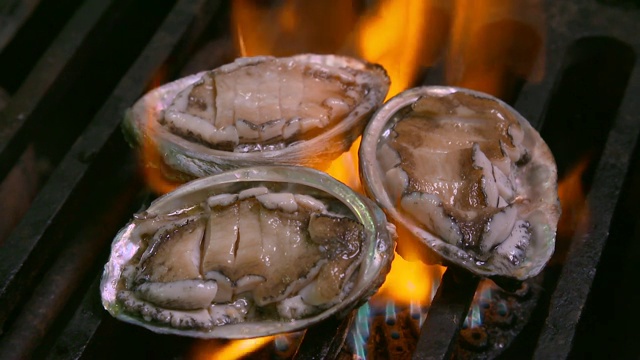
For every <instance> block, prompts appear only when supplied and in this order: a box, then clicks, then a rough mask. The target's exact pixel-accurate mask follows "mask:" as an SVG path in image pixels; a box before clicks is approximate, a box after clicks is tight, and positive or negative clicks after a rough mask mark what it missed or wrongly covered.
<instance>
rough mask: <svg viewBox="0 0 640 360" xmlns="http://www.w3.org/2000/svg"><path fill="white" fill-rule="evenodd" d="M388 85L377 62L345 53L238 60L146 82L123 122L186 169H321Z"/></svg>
mask: <svg viewBox="0 0 640 360" xmlns="http://www.w3.org/2000/svg"><path fill="white" fill-rule="evenodd" d="M388 88H389V78H388V77H387V74H386V72H385V71H384V69H383V68H382V67H380V66H378V65H374V64H369V63H366V62H362V61H359V60H356V59H353V58H348V57H343V56H335V55H298V56H293V57H288V58H274V57H266V56H261V57H252V58H240V59H237V60H236V61H235V62H233V63H231V64H228V65H225V66H222V67H220V68H218V69H215V70H212V71H206V72H202V73H199V74H195V75H191V76H188V77H185V78H182V79H179V80H176V81H174V82H171V83H168V84H166V85H163V86H160V87H159V88H156V89H155V90H152V91H151V92H149V93H147V94H146V95H145V96H144V97H142V98H141V99H140V100H139V101H138V102H136V104H135V105H134V106H133V107H132V108H131V109H130V110H129V111H128V112H127V114H126V117H125V122H124V127H125V129H127V133H129V134H130V135H131V138H132V139H133V142H135V143H137V144H140V143H142V142H145V141H146V142H148V143H151V144H153V146H154V147H157V149H158V150H159V153H160V154H161V155H162V157H163V159H162V160H163V161H164V162H165V163H166V165H168V166H169V167H170V168H172V169H174V170H177V171H179V172H181V173H185V174H188V175H190V176H193V177H202V176H206V175H210V174H214V173H218V172H220V171H223V170H228V169H235V168H239V167H247V166H254V165H272V164H284V165H305V166H310V167H313V168H317V169H324V168H325V167H326V166H328V164H329V163H330V161H331V160H333V159H335V158H336V157H338V156H339V155H340V154H341V153H343V152H344V151H346V150H348V149H349V147H350V146H351V143H352V142H353V141H354V140H355V139H356V138H357V137H358V136H360V134H361V133H362V129H363V128H364V126H365V124H366V122H367V120H368V119H369V117H370V115H371V114H372V113H373V111H375V109H377V107H378V106H379V105H380V104H381V103H382V102H383V101H384V98H385V96H386V94H387V91H388Z"/></svg>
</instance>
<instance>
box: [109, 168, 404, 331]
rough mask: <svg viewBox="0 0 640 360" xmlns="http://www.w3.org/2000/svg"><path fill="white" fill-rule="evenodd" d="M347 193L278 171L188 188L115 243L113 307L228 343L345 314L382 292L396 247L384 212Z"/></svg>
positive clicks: (130, 316) (305, 173) (306, 172)
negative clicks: (331, 315) (373, 294)
mask: <svg viewBox="0 0 640 360" xmlns="http://www.w3.org/2000/svg"><path fill="white" fill-rule="evenodd" d="M312 176H316V177H318V178H317V179H315V178H313V179H312ZM296 177H297V178H298V179H299V180H298V181H295V180H293V181H292V180H287V182H283V180H285V179H288V178H296ZM309 179H311V180H309ZM327 186H328V188H327ZM347 189H348V188H346V186H345V185H343V184H341V183H339V182H337V181H336V180H333V179H331V178H330V177H329V176H328V175H324V174H321V173H319V172H317V171H313V170H310V169H303V168H278V167H271V168H251V169H247V170H237V171H235V172H232V173H223V174H220V175H218V176H213V177H210V178H204V179H201V180H198V181H194V182H192V183H188V184H186V185H184V186H183V187H181V188H179V189H178V190H176V192H174V193H170V194H168V195H166V196H164V197H161V198H159V199H158V200H156V201H155V202H154V203H153V204H152V205H151V207H150V208H149V209H148V210H147V211H146V212H144V213H141V214H138V215H136V216H135V219H134V220H133V221H132V222H131V223H130V224H129V225H127V226H126V227H125V228H124V229H123V230H122V231H121V232H120V233H119V234H118V236H117V237H116V240H115V241H114V244H113V248H112V255H111V258H110V260H109V263H108V264H107V265H106V267H105V274H104V276H103V281H102V284H101V288H102V297H103V303H104V305H105V308H107V310H109V311H110V312H111V313H112V314H114V315H115V316H117V317H119V318H122V319H124V320H126V321H131V322H134V323H137V324H140V325H143V326H145V327H148V328H150V329H152V330H154V331H158V332H168V333H176V334H182V335H189V336H198V337H227V338H242V337H255V336H263V335H267V334H273V333H279V332H284V331H291V330H294V329H298V328H302V327H306V326H308V325H309V324H310V323H313V322H315V321H319V320H320V319H323V318H325V317H327V316H328V315H330V314H333V313H336V312H338V313H342V312H345V311H349V310H350V309H352V308H353V307H354V306H355V305H357V304H359V303H360V302H362V301H365V300H366V298H367V297H369V296H370V295H371V294H372V292H373V291H375V290H376V289H377V287H378V286H380V284H381V282H382V281H383V279H384V276H385V275H386V272H387V271H388V267H389V261H390V258H391V257H392V251H393V246H392V243H391V239H390V237H389V234H388V231H387V228H386V222H385V221H384V215H383V214H382V212H381V210H380V209H377V207H375V205H373V204H372V203H371V202H370V201H369V200H368V199H365V198H363V197H360V196H359V195H356V194H355V193H353V192H351V191H350V190H347ZM342 195H344V196H345V197H344V198H337V197H336V196H342Z"/></svg>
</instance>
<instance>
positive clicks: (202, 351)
mask: <svg viewBox="0 0 640 360" xmlns="http://www.w3.org/2000/svg"><path fill="white" fill-rule="evenodd" d="M275 338H276V337H275V336H265V337H260V338H255V339H244V340H233V341H229V342H227V343H223V342H222V341H219V340H209V341H199V342H198V343H197V344H196V351H194V355H193V359H194V360H236V359H240V358H242V357H243V356H245V355H247V354H251V353H253V352H254V351H256V350H258V349H260V348H261V347H263V346H265V345H266V344H268V343H270V342H271V341H273V340H274V339H275Z"/></svg>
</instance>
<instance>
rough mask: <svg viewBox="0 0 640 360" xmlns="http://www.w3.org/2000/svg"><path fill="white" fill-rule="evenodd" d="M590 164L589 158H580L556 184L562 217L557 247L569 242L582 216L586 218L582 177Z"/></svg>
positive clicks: (585, 200) (559, 224) (585, 201)
mask: <svg viewBox="0 0 640 360" xmlns="http://www.w3.org/2000/svg"><path fill="white" fill-rule="evenodd" d="M590 163H591V157H590V156H585V157H584V158H582V159H581V160H580V161H579V162H578V163H577V164H576V165H575V166H574V167H573V168H572V169H571V170H569V172H567V174H566V175H565V176H564V177H563V178H562V179H561V180H560V181H559V182H558V197H559V198H560V205H561V206H562V216H561V217H560V221H559V222H558V241H559V244H558V245H559V246H563V244H561V243H560V242H561V241H565V240H567V241H568V240H570V239H571V237H572V236H573V233H574V231H575V229H576V226H577V224H578V222H579V221H580V219H581V218H582V217H583V216H588V214H587V213H585V211H588V208H589V207H588V206H587V199H586V189H585V187H584V184H583V181H582V176H583V175H584V173H585V171H586V170H587V168H588V167H589V165H590Z"/></svg>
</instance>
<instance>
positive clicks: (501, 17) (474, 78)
mask: <svg viewBox="0 0 640 360" xmlns="http://www.w3.org/2000/svg"><path fill="white" fill-rule="evenodd" d="M450 40H451V43H450V45H449V49H448V51H447V55H446V64H445V69H446V81H447V83H448V84H451V85H456V86H461V87H466V88H470V89H474V90H479V91H483V92H486V93H489V94H491V95H494V96H496V97H499V98H502V99H504V100H507V101H509V100H512V99H513V97H514V95H515V93H516V92H517V87H518V82H521V81H523V80H527V81H537V80H539V79H541V78H542V73H543V70H544V69H543V66H542V64H543V62H542V61H541V59H542V57H543V55H544V54H543V52H542V49H544V46H543V41H544V13H543V9H542V4H541V1H539V0H530V1H511V0H485V1H475V0H456V1H455V19H454V22H453V26H452V30H451V37H450Z"/></svg>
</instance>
